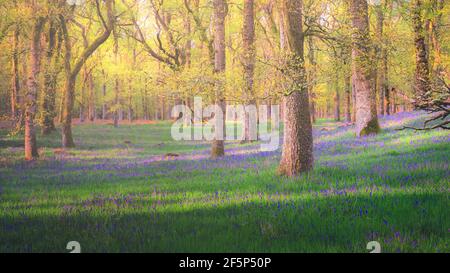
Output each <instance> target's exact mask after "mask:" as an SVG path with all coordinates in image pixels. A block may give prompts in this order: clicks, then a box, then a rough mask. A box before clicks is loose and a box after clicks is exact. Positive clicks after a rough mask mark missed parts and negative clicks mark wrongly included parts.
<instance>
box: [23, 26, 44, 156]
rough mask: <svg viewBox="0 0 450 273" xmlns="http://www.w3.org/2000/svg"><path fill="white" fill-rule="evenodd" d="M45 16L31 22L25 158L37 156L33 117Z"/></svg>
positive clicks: (35, 107) (35, 105)
mask: <svg viewBox="0 0 450 273" xmlns="http://www.w3.org/2000/svg"><path fill="white" fill-rule="evenodd" d="M44 24H45V18H42V17H38V18H37V19H35V22H34V23H33V29H32V32H31V45H30V53H29V54H30V55H29V60H30V61H29V62H30V70H29V72H28V82H27V87H28V90H27V94H26V102H25V103H26V104H25V160H34V159H36V158H38V157H39V154H38V149H37V143H36V130H35V126H34V119H35V116H36V110H37V101H36V99H37V94H38V88H39V82H38V81H39V80H38V79H39V72H40V51H41V40H40V39H41V32H42V29H43V27H44Z"/></svg>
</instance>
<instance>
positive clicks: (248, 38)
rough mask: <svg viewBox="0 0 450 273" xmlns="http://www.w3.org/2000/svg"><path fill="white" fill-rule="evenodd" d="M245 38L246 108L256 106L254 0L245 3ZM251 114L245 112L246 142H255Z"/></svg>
mask: <svg viewBox="0 0 450 273" xmlns="http://www.w3.org/2000/svg"><path fill="white" fill-rule="evenodd" d="M242 37H243V49H242V50H243V56H242V63H243V66H244V97H245V104H246V106H250V105H255V104H256V101H255V99H254V94H253V88H254V73H255V58H256V57H255V9H254V0H245V1H244V26H243V30H242ZM250 129H251V124H250V113H248V112H247V111H246V112H245V119H244V130H245V131H244V142H249V141H254V140H256V139H252V136H251V131H250Z"/></svg>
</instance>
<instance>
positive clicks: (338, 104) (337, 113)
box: [334, 73, 341, 121]
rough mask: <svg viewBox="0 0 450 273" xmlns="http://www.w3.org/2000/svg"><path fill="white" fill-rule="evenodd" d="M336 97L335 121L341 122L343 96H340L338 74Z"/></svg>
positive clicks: (337, 78) (337, 77) (337, 75)
mask: <svg viewBox="0 0 450 273" xmlns="http://www.w3.org/2000/svg"><path fill="white" fill-rule="evenodd" d="M335 85H336V86H335V95H334V120H335V121H341V95H340V94H339V74H338V73H336V83H335Z"/></svg>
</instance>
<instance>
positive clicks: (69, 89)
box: [60, 0, 116, 148]
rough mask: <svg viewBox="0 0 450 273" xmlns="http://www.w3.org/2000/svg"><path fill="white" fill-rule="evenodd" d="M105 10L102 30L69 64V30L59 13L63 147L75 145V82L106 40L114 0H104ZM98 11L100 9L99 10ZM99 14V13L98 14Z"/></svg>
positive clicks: (70, 56)
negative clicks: (62, 51)
mask: <svg viewBox="0 0 450 273" xmlns="http://www.w3.org/2000/svg"><path fill="white" fill-rule="evenodd" d="M104 3H105V6H106V11H107V18H106V22H104V24H105V25H104V30H103V32H102V33H101V34H100V35H99V36H98V37H97V38H96V39H95V40H94V41H93V42H92V44H90V45H89V46H87V47H86V48H85V49H84V50H83V52H82V53H81V55H80V57H79V59H78V60H77V61H76V62H75V65H74V66H73V68H72V66H71V58H72V42H71V40H70V35H69V31H68V29H67V25H66V18H65V17H64V16H63V15H60V21H61V22H60V23H61V29H62V32H63V37H64V44H65V51H66V52H65V57H64V67H65V72H66V86H65V93H64V95H65V98H64V109H63V115H62V146H63V147H64V148H70V147H75V142H74V141H73V136H72V111H73V104H74V98H75V83H76V80H77V77H78V74H79V73H80V71H81V69H82V68H83V66H84V64H85V63H86V61H87V59H89V58H90V57H91V55H92V54H93V53H94V52H95V51H96V50H97V49H98V48H99V47H100V46H101V45H102V44H103V43H104V42H106V40H108V38H109V36H110V35H111V32H112V30H113V27H114V23H115V20H116V19H115V15H114V12H113V4H114V0H105V1H104ZM99 12H100V11H99ZM99 16H100V15H99Z"/></svg>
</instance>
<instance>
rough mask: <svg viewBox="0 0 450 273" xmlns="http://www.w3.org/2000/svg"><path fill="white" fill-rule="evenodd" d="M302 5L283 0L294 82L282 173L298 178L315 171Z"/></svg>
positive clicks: (287, 113)
mask: <svg viewBox="0 0 450 273" xmlns="http://www.w3.org/2000/svg"><path fill="white" fill-rule="evenodd" d="M302 12H303V3H302V1H295V0H283V2H282V13H283V14H284V18H285V22H284V25H285V29H286V38H287V43H286V45H287V47H286V49H287V53H288V54H287V56H288V60H287V67H288V68H289V70H290V72H288V73H289V77H290V78H291V79H292V82H291V86H290V88H289V94H288V95H287V96H285V97H284V98H283V100H284V105H285V113H284V124H285V125H284V144H283V152H282V156H281V162H280V166H279V169H278V171H279V173H280V174H281V175H286V176H296V175H298V174H301V173H303V172H308V171H310V170H312V168H313V163H314V156H313V138H312V124H311V114H310V112H309V96H308V87H307V78H306V70H305V64H304V36H303V26H302Z"/></svg>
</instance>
